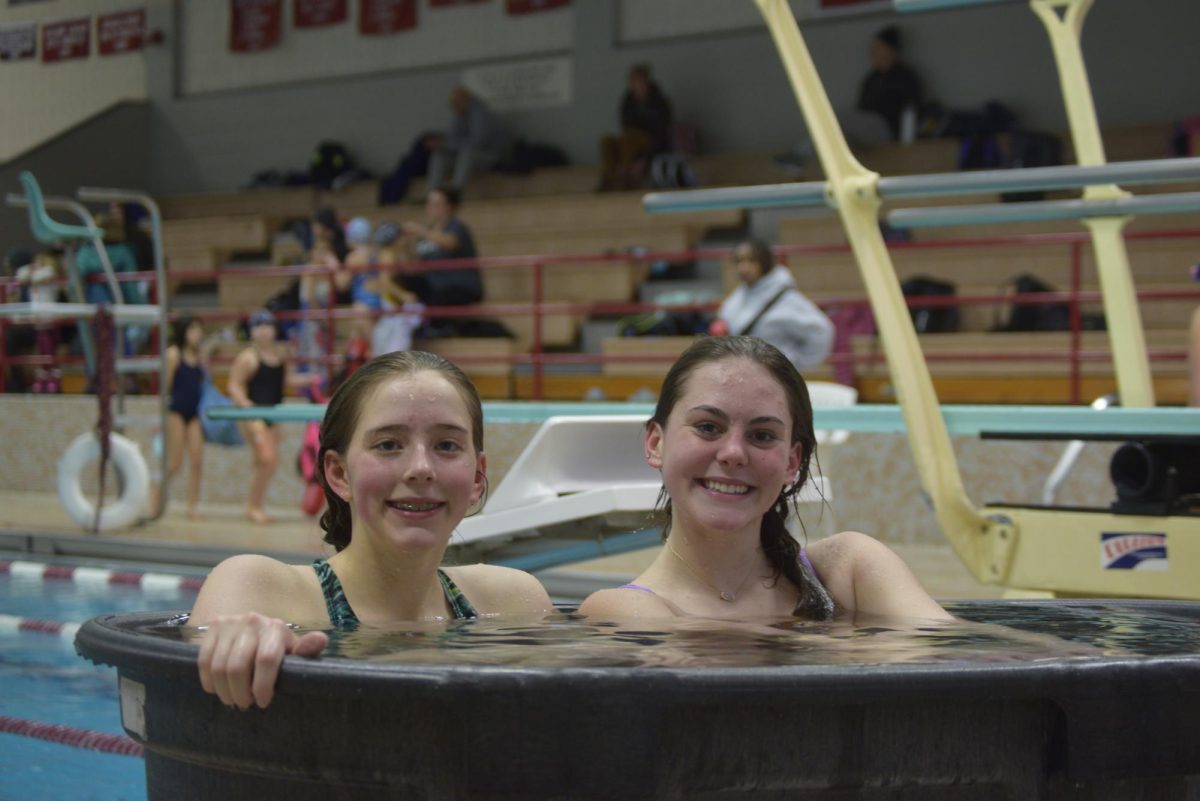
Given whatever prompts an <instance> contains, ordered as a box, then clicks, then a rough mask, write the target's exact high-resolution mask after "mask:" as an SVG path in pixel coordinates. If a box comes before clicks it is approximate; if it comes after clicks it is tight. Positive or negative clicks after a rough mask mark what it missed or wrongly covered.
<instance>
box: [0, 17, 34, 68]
mask: <svg viewBox="0 0 1200 801" xmlns="http://www.w3.org/2000/svg"><path fill="white" fill-rule="evenodd" d="M36 55H37V23H36V22H17V23H14V24H12V25H0V61H24V60H26V59H30V58H33V57H34V56H36Z"/></svg>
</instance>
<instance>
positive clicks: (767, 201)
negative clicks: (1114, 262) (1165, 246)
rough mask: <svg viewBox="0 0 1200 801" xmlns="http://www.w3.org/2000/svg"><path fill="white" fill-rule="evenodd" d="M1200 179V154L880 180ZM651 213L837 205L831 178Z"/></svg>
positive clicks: (881, 187) (654, 204) (999, 184)
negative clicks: (1074, 165) (830, 192)
mask: <svg viewBox="0 0 1200 801" xmlns="http://www.w3.org/2000/svg"><path fill="white" fill-rule="evenodd" d="M1196 180H1200V157H1192V158H1175V159H1147V160H1142V161H1121V162H1117V163H1115V164H1089V165H1082V166H1076V167H1063V166H1054V167H1024V168H1021V169H1009V170H971V171H968V172H948V173H936V174H932V175H901V176H895V177H890V178H880V179H879V180H878V181H877V182H876V190H877V191H878V193H879V197H881V198H882V199H884V200H898V199H906V198H926V197H950V196H953V195H976V194H984V193H999V192H1030V191H1035V190H1063V189H1082V188H1084V187H1088V186H1096V185H1105V184H1118V183H1119V184H1125V185H1127V186H1136V185H1140V184H1165V183H1189V182H1192V181H1196ZM642 206H643V208H645V209H646V211H648V212H651V213H656V214H660V213H669V212H680V211H711V210H715V209H739V208H745V209H748V208H779V207H785V206H830V207H832V206H833V203H832V200H831V198H830V194H829V183H828V182H827V181H805V182H802V183H786V184H765V185H762V186H732V187H719V188H715V189H684V190H680V191H674V192H651V193H649V194H647V195H646V196H645V198H644V199H643V201H642Z"/></svg>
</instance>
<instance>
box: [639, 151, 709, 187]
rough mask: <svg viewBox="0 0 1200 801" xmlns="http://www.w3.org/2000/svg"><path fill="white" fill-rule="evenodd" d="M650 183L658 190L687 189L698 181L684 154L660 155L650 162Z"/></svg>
mask: <svg viewBox="0 0 1200 801" xmlns="http://www.w3.org/2000/svg"><path fill="white" fill-rule="evenodd" d="M650 183H651V184H652V185H653V186H654V187H655V188H657V189H686V188H687V187H690V186H695V185H696V184H697V183H698V181H697V179H696V172H695V170H693V169H692V165H691V164H689V163H688V160H687V156H685V155H683V154H682V153H659V154H658V155H657V156H655V157H654V159H653V160H652V161H651V162H650Z"/></svg>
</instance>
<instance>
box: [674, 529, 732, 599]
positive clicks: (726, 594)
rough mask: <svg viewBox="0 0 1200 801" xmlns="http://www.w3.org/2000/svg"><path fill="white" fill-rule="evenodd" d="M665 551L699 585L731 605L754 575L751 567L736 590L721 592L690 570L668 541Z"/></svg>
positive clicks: (690, 567) (689, 566) (685, 561)
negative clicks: (702, 585) (677, 561)
mask: <svg viewBox="0 0 1200 801" xmlns="http://www.w3.org/2000/svg"><path fill="white" fill-rule="evenodd" d="M667 550H668V551H670V552H671V555H672V556H674V557H675V558H676V559H678V560H679V562H680V563H681V564H682V565H683V566H684V567H685V568H686V569H687V572H689V573H691V574H692V576H694V577H695V578H696V579H697V580H698V581H700V583H701V584H704V585H705V586H706V587H708V588H709V589H711V590H713V591H714V592H716V593H717V597H718V598H720V599H721V600H722V601H725V602H726V603H733V602H734V601H736V600H737V597H738V595H740V594H741V592H742V588H743V587H745V586H746V582H747V581H749V580H750V577H751V576H752V575H754V568H753V567H751V568H750V572H749V573H747V574H746V577H745V578H744V579H742V583H741V584H739V585H738V586H737V589H736V590H734V591H733V592H728V591H726V590H722V589H721V588H720V587H717V586H716V585H714V584H713V583H712V582H711V581H709V580H708V579H706V578H704V576H701V575H700V574H699V573H697V572H696V571H695V570H694V569H692V566H691V565H689V564H688V563H687V560H686V559H684V558H683V557H682V556H680V555H679V551H677V550H675V547H674V546H673V545H671V541H670V540H669V539H668V540H667Z"/></svg>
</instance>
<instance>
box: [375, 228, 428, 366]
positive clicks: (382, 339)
mask: <svg viewBox="0 0 1200 801" xmlns="http://www.w3.org/2000/svg"><path fill="white" fill-rule="evenodd" d="M398 239H400V229H399V228H397V227H396V226H394V225H392V224H391V223H382V224H380V225H379V227H378V228H376V229H375V233H374V234H372V236H371V245H372V258H373V260H374V264H375V273H376V281H377V285H376V289H377V291H378V292H379V296H380V297H379V299H380V307H381V310H382V312H383V316H381V317H380V318H379V319H378V320H377V321H376V322H375V328H374V330H373V332H372V336H371V355H372V356H382V355H383V354H385V353H392V352H393V351H397V350H410V349H411V348H412V340H413V332H414V331H416V329H417V328H418V327H420V325H421V312H422V311H423V310H424V308H425V307H424V306H422V305H421V303H420V302H419V301H418V299H417V296H416V295H415V294H414V293H412V292H410V291H408V290H407V289H405V288H404V287H403V286H402V285H401V284H400V283H399V282H398V281H397V280H396V278H395V275H394V273H395V270H396V265H397V264H399V263H400V258H399V256H397V254H396V250H395V248H394V245H395V244H396V241H397V240H398Z"/></svg>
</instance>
